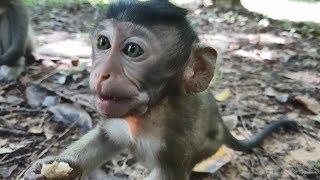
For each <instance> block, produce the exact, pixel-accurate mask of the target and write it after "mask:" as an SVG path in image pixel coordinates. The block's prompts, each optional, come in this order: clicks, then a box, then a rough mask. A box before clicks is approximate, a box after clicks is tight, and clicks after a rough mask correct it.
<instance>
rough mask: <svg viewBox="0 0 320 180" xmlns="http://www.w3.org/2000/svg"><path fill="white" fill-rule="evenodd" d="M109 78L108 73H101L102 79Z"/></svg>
mask: <svg viewBox="0 0 320 180" xmlns="http://www.w3.org/2000/svg"><path fill="white" fill-rule="evenodd" d="M109 78H110V74H104V75H102V79H103V80H107V79H109Z"/></svg>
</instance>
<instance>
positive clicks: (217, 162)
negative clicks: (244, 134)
mask: <svg viewBox="0 0 320 180" xmlns="http://www.w3.org/2000/svg"><path fill="white" fill-rule="evenodd" d="M233 156H234V151H233V150H232V149H230V148H227V147H226V146H222V147H221V148H220V149H219V150H218V151H217V152H216V153H215V154H213V155H212V156H211V157H209V158H207V159H206V160H204V161H202V162H200V163H198V164H197V165H196V166H195V167H194V168H193V171H196V172H208V173H214V172H216V171H217V170H218V169H219V168H221V167H222V166H223V165H225V164H226V163H228V162H230V161H231V159H232V158H233Z"/></svg>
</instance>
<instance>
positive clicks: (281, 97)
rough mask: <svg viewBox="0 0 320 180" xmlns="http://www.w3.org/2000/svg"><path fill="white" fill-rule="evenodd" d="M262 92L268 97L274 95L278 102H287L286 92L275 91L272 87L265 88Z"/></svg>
mask: <svg viewBox="0 0 320 180" xmlns="http://www.w3.org/2000/svg"><path fill="white" fill-rule="evenodd" d="M264 94H265V95H267V96H270V97H275V98H276V99H277V100H278V101H279V102H282V103H285V102H287V101H288V98H289V95H288V94H286V93H282V92H279V91H276V90H275V89H273V88H272V87H268V88H266V89H265V91H264Z"/></svg>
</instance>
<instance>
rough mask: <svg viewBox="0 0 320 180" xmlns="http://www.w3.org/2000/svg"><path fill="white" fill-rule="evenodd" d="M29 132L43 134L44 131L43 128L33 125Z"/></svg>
mask: <svg viewBox="0 0 320 180" xmlns="http://www.w3.org/2000/svg"><path fill="white" fill-rule="evenodd" d="M28 132H29V133H32V134H41V133H43V129H42V128H41V127H39V126H32V127H30V128H29V129H28Z"/></svg>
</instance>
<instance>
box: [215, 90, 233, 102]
mask: <svg viewBox="0 0 320 180" xmlns="http://www.w3.org/2000/svg"><path fill="white" fill-rule="evenodd" d="M230 96H231V91H230V90H229V89H224V90H223V91H222V92H221V93H219V94H217V95H215V96H214V98H215V99H216V100H217V101H220V102H221V101H225V100H227V99H228V98H229V97H230Z"/></svg>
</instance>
